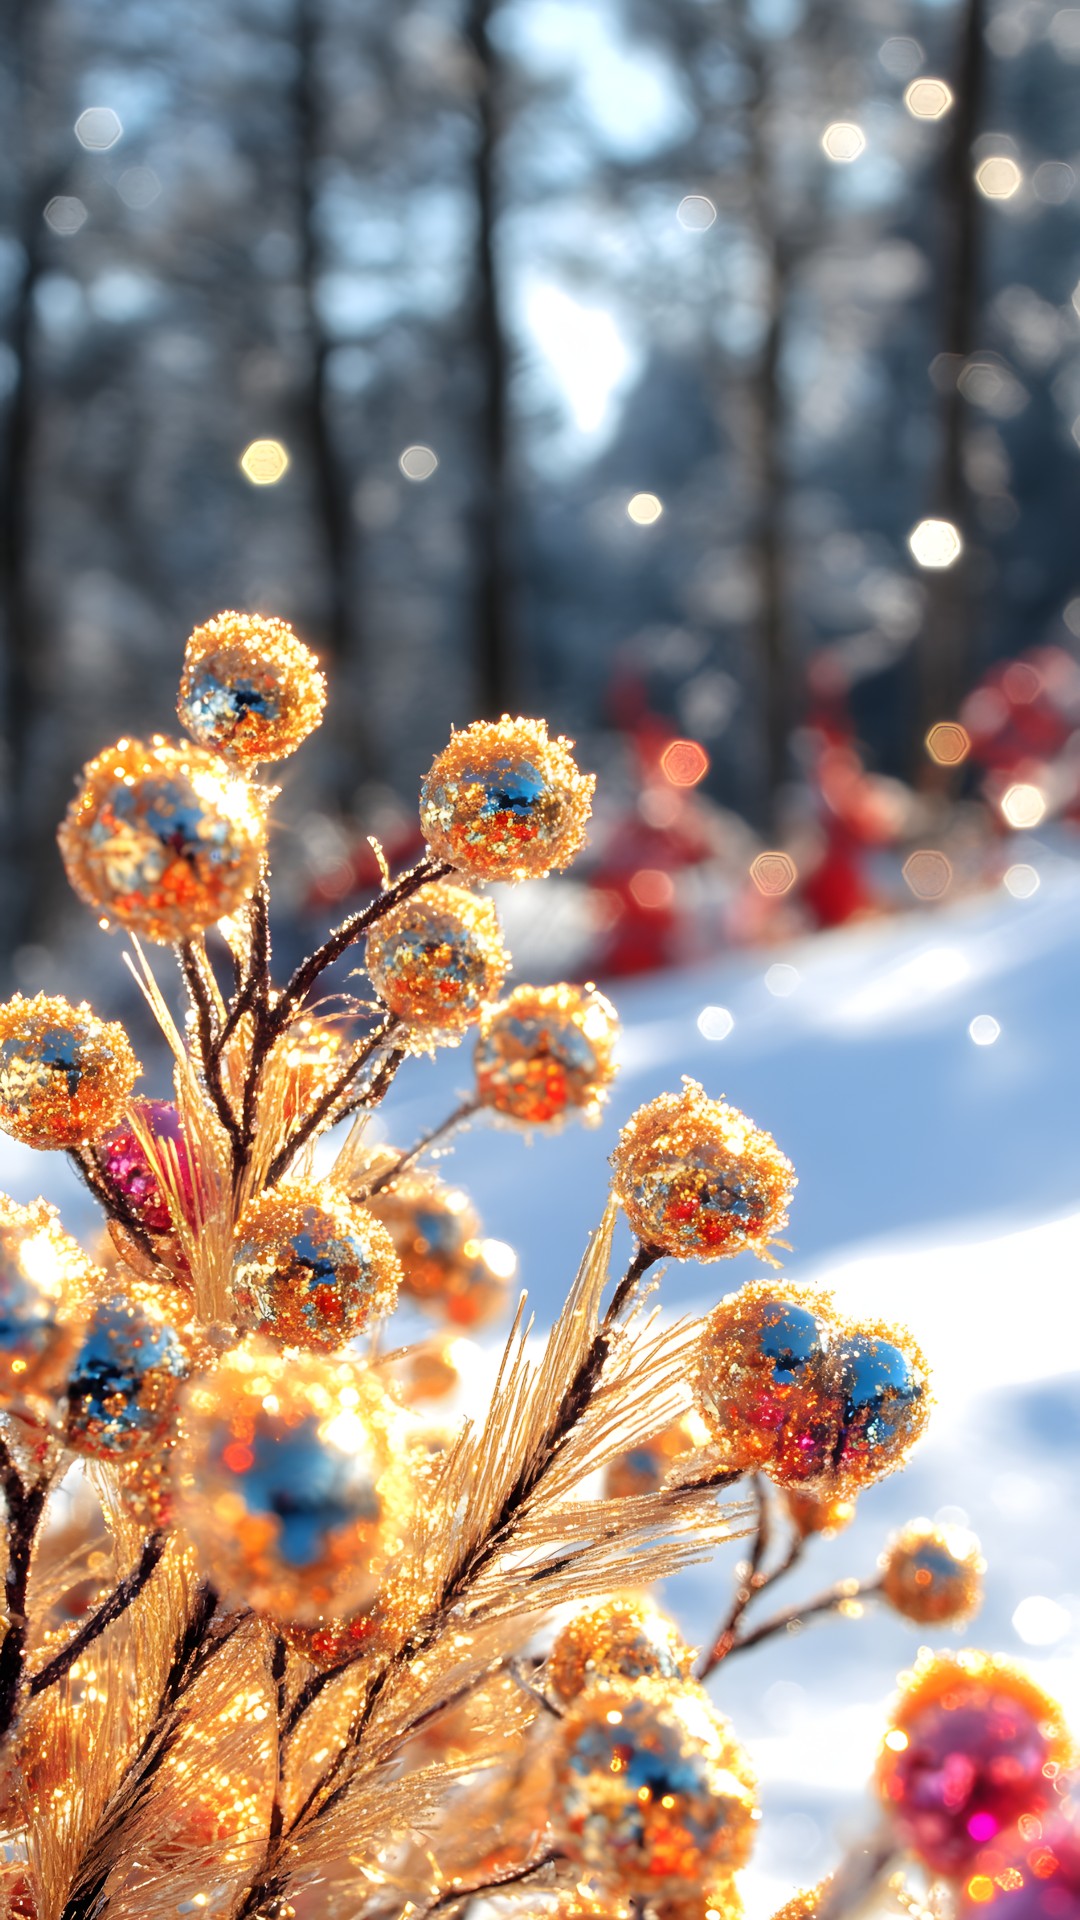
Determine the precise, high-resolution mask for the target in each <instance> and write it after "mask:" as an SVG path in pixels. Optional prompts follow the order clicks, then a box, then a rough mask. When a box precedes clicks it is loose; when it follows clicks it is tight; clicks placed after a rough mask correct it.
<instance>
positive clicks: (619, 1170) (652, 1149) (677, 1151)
mask: <svg viewBox="0 0 1080 1920" xmlns="http://www.w3.org/2000/svg"><path fill="white" fill-rule="evenodd" d="M611 1159H612V1165H613V1167H614V1169H615V1178H614V1187H615V1192H616V1195H617V1196H618V1198H619V1200H620V1201H621V1202H622V1204H623V1207H624V1208H625V1210H626V1215H627V1218H628V1220H629V1222H630V1225H631V1227H632V1228H633V1230H634V1232H635V1233H636V1234H637V1235H638V1237H639V1239H640V1240H641V1241H642V1243H643V1244H644V1245H646V1246H650V1247H654V1248H656V1249H657V1250H658V1251H659V1252H661V1253H667V1254H672V1255H674V1256H675V1258H676V1259H680V1260H719V1259H722V1258H724V1257H725V1256H726V1255H729V1254H735V1253H741V1252H742V1251H743V1250H744V1248H751V1249H752V1250H753V1251H754V1252H757V1253H762V1252H764V1251H765V1250H766V1249H767V1247H768V1243H769V1241H770V1239H771V1238H772V1236H773V1235H774V1234H776V1233H779V1232H780V1230H781V1229H782V1228H783V1227H784V1226H785V1225H786V1223H787V1217H788V1216H787V1209H788V1204H789V1202H790V1200H791V1196H792V1193H793V1191H794V1188H795V1184H796V1182H795V1173H794V1169H793V1168H792V1165H791V1162H790V1160H788V1159H787V1158H786V1156H785V1155H784V1154H782V1153H781V1151H780V1149H779V1147H778V1146H777V1144H776V1142H775V1140H774V1139H773V1137H772V1135H771V1134H769V1133H765V1132H763V1131H762V1129H761V1128H759V1127H756V1126H755V1125H754V1123H753V1121H752V1120H748V1119H747V1117H746V1115H745V1114H744V1113H740V1112H739V1111H738V1109H737V1108H736V1107H729V1106H728V1105H727V1104H726V1102H725V1101H722V1100H710V1099H709V1097H708V1095H707V1094H706V1093H705V1090H704V1088H703V1087H701V1086H699V1085H698V1083H697V1081H696V1080H685V1081H684V1082H683V1090H682V1092H681V1093H662V1094H660V1095H659V1097H658V1098H657V1099H655V1100H650V1101H649V1103H648V1105H647V1106H644V1107H639V1108H638V1110H637V1112H636V1113H635V1114H633V1115H632V1116H631V1118H630V1120H629V1121H628V1122H627V1124H626V1126H625V1127H624V1128H623V1130H622V1132H621V1134H620V1135H619V1140H618V1145H617V1146H616V1148H615V1151H614V1153H613V1154H612V1156H611Z"/></svg>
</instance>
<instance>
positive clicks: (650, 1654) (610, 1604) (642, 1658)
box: [547, 1594, 693, 1700]
mask: <svg viewBox="0 0 1080 1920" xmlns="http://www.w3.org/2000/svg"><path fill="white" fill-rule="evenodd" d="M692 1665H693V1658H692V1655H691V1653H690V1649H689V1648H688V1647H687V1645H686V1643H685V1641H684V1640H683V1638H682V1636H681V1634H680V1633H679V1631H678V1629H677V1628H676V1626H675V1624H674V1622H673V1621H671V1620H669V1619H667V1617H666V1615H664V1614H662V1613H661V1612H660V1609H659V1608H658V1607H655V1606H653V1604H652V1602H651V1601H649V1600H644V1599H639V1598H637V1597H635V1596H634V1595H633V1594H615V1595H614V1596H613V1597H612V1598H611V1599H609V1600H597V1601H595V1602H594V1603H593V1605H592V1606H589V1607H583V1608H582V1610H581V1611H580V1613H575V1614H574V1615H573V1617H572V1618H571V1619H570V1620H568V1621H567V1622H566V1625H565V1626H564V1627H562V1628H560V1630H559V1633H558V1634H557V1636H556V1638H555V1643H554V1645H553V1647H552V1649H551V1652H550V1654H549V1655H548V1661H547V1679H548V1684H549V1686H550V1687H551V1689H552V1691H553V1692H554V1693H556V1694H557V1695H558V1696H559V1698H560V1700H576V1699H577V1697H578V1695H579V1694H582V1693H584V1692H585V1690H586V1688H587V1687H591V1686H594V1685H595V1684H596V1683H597V1682H605V1683H606V1682H608V1681H620V1680H629V1681H634V1680H647V1679H660V1680H673V1681H686V1680H689V1679H690V1676H691V1668H692Z"/></svg>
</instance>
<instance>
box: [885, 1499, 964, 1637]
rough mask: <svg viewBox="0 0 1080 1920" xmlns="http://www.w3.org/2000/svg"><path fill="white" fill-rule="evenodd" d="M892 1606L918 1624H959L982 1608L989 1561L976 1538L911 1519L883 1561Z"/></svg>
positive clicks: (888, 1547)
mask: <svg viewBox="0 0 1080 1920" xmlns="http://www.w3.org/2000/svg"><path fill="white" fill-rule="evenodd" d="M879 1564H880V1567H881V1591H882V1593H883V1594H884V1596H885V1598H886V1600H887V1601H888V1602H889V1605H890V1606H891V1607H893V1608H894V1609H895V1610H896V1612H897V1613H902V1614H903V1616H904V1618H905V1620H914V1621H915V1623H916V1625H917V1626H920V1627H928V1626H944V1625H951V1626H959V1625H961V1624H963V1623H964V1622H966V1621H968V1620H970V1619H971V1617H972V1615H973V1614H976V1613H977V1612H978V1610H979V1607H980V1606H981V1604H982V1577H983V1574H984V1573H985V1572H986V1562H985V1560H984V1559H983V1557H982V1553H981V1551H980V1548H979V1543H978V1541H977V1540H976V1538H975V1536H974V1534H972V1533H968V1531H967V1529H966V1528H964V1527H954V1526H943V1525H939V1524H937V1523H936V1522H934V1521H933V1520H909V1521H908V1524H907V1525H906V1526H905V1527H901V1529H900V1531H899V1532H898V1533H895V1534H894V1535H893V1537H892V1539H891V1540H889V1541H887V1542H886V1546H885V1551H884V1553H883V1554H882V1556H881V1560H880V1562H879Z"/></svg>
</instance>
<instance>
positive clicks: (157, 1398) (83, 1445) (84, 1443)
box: [66, 1293, 191, 1460]
mask: <svg viewBox="0 0 1080 1920" xmlns="http://www.w3.org/2000/svg"><path fill="white" fill-rule="evenodd" d="M190 1370H191V1357H190V1353H189V1351H188V1348H187V1346H186V1345H185V1342H184V1340H183V1339H182V1337H181V1335H180V1333H179V1331H178V1329H177V1328H176V1327H175V1326H173V1325H171V1324H170V1322H169V1321H168V1320H167V1319H165V1318H163V1317H162V1316H161V1315H160V1314H159V1313H155V1312H152V1311H151V1310H150V1307H149V1305H148V1304H147V1303H146V1302H145V1301H140V1300H138V1299H132V1298H130V1297H129V1296H128V1295H126V1294H121V1293H117V1294H113V1295H112V1296H111V1297H110V1298H109V1299H107V1300H102V1301H100V1302H99V1303H98V1305H97V1306H96V1307H95V1308H94V1311H93V1313H92V1314H91V1316H90V1320H89V1322H88V1324H87V1326H86V1329H85V1331H84V1333H83V1339H82V1344H81V1346H80V1348H79V1351H78V1353H77V1354H76V1356H75V1359H74V1361H73V1362H72V1367H71V1372H70V1373H69V1375H68V1383H67V1427H66V1437H67V1443H68V1445H69V1446H70V1447H71V1448H73V1450H74V1451H75V1452H76V1453H82V1454H86V1455H88V1456H89V1457H90V1458H91V1459H96V1460H109V1459H113V1458H117V1457H131V1456H135V1455H141V1454H148V1453H150V1452H152V1451H154V1450H155V1449H157V1448H160V1447H161V1445H162V1443H163V1442H164V1441H165V1440H166V1439H167V1438H170V1437H172V1434H173V1433H174V1432H175V1426H176V1412H177V1404H178V1399H179V1394H180V1388H181V1386H182V1385H183V1382H184V1380H185V1379H186V1377H187V1375H188V1373H189V1372H190Z"/></svg>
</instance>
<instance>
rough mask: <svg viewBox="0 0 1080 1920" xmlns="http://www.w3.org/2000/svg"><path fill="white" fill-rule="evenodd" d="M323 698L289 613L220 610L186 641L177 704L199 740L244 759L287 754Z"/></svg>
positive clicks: (316, 718)
mask: <svg viewBox="0 0 1080 1920" xmlns="http://www.w3.org/2000/svg"><path fill="white" fill-rule="evenodd" d="M325 704H326V677H325V675H324V674H322V673H320V671H319V663H318V661H317V659H316V658H315V655H314V654H313V653H312V651H311V649H310V647H305V645H304V643H303V641H302V640H298V639H297V637H296V635H295V633H294V632H293V630H292V628H291V627H290V625H289V623H288V621H287V620H275V619H265V618H263V616H262V615H261V614H257V613H219V614H218V615H217V617H216V619H214V620H208V621H207V623H206V625H205V626H203V627H196V629H195V631H194V633H193V634H192V636H191V638H190V640H189V641H188V643H187V650H186V652H185V654H184V669H183V673H182V675H181V679H180V698H179V700H178V701H177V705H176V711H177V713H178V714H179V716H180V724H181V726H182V727H184V728H185V729H186V731H187V732H188V733H190V735H191V737H192V739H193V740H197V741H198V742H199V745H200V746H202V747H216V748H217V749H218V751H219V752H221V753H228V754H231V756H232V758H233V759H234V760H237V761H240V762H243V763H244V764H245V765H254V764H256V763H257V762H259V761H260V760H284V759H286V757H287V756H288V755H289V754H290V753H295V752H296V749H297V747H298V746H299V745H300V743H301V741H303V740H306V739H307V736H308V734H309V733H311V731H312V730H313V728H315V727H317V726H318V724H319V722H320V720H321V719H322V713H323V707H324V706H325Z"/></svg>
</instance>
